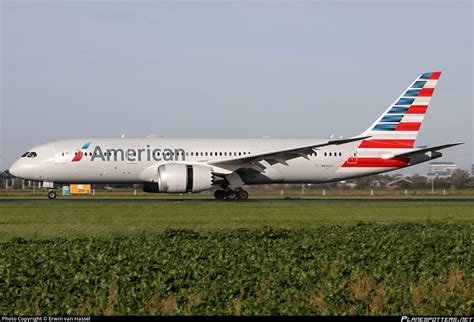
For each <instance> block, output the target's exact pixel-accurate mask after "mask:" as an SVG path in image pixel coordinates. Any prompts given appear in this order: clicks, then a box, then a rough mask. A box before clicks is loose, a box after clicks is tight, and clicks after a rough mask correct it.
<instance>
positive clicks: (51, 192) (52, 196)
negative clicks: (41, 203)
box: [48, 189, 56, 200]
mask: <svg viewBox="0 0 474 322" xmlns="http://www.w3.org/2000/svg"><path fill="white" fill-rule="evenodd" d="M48 198H49V199H51V200H53V199H56V191H54V190H52V189H51V190H49V191H48Z"/></svg>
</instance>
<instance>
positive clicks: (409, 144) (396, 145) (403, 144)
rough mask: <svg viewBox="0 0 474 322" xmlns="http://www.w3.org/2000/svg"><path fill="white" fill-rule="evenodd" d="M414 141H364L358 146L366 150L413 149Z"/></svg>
mask: <svg viewBox="0 0 474 322" xmlns="http://www.w3.org/2000/svg"><path fill="white" fill-rule="evenodd" d="M414 144H415V140H364V141H362V142H361V144H360V145H359V148H366V149H375V148H381V149H384V148H385V149H389V148H390V149H392V148H393V149H409V148H413V145H414Z"/></svg>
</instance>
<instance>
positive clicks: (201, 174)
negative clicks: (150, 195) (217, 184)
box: [143, 163, 214, 193]
mask: <svg viewBox="0 0 474 322" xmlns="http://www.w3.org/2000/svg"><path fill="white" fill-rule="evenodd" d="M213 183H214V174H213V173H212V168H211V167H208V166H205V165H195V164H184V163H167V164H162V165H160V166H159V167H158V170H157V180H156V182H147V183H145V184H144V185H143V191H145V192H170V193H180V192H201V191H206V190H210V189H211V188H212V185H213Z"/></svg>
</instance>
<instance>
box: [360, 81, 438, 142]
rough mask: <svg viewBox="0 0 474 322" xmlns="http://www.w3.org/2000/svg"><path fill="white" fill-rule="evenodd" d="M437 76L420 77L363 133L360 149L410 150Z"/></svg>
mask: <svg viewBox="0 0 474 322" xmlns="http://www.w3.org/2000/svg"><path fill="white" fill-rule="evenodd" d="M440 76H441V72H430V73H424V74H423V75H421V76H420V77H418V78H417V79H416V80H415V81H414V82H413V84H411V85H410V87H408V88H407V90H406V91H404V92H403V94H402V95H401V96H400V97H399V98H398V99H397V100H396V101H395V102H394V103H393V104H392V105H391V106H390V107H389V108H388V109H387V110H386V111H385V112H384V113H383V114H382V115H381V116H380V117H379V118H378V119H377V120H376V121H375V122H374V123H373V124H372V125H371V126H370V127H369V128H368V129H367V130H366V131H365V132H363V133H362V135H364V136H365V135H369V136H371V138H370V139H368V140H364V141H363V142H361V145H360V146H359V147H360V148H405V149H406V148H413V146H414V144H415V140H416V136H417V135H418V132H419V130H420V127H421V123H422V122H423V118H424V116H425V113H426V111H427V109H428V106H429V104H430V100H431V96H432V95H433V92H434V89H435V87H436V84H437V83H438V80H439V77H440Z"/></svg>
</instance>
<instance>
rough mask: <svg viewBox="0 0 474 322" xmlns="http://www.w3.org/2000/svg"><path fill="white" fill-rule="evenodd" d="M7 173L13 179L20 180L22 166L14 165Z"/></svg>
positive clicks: (16, 163)
mask: <svg viewBox="0 0 474 322" xmlns="http://www.w3.org/2000/svg"><path fill="white" fill-rule="evenodd" d="M7 171H8V173H9V174H10V175H11V176H13V177H18V178H20V176H21V173H20V165H19V164H18V162H15V163H13V164H12V166H11V167H10V169H8V170H7Z"/></svg>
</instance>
